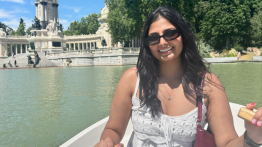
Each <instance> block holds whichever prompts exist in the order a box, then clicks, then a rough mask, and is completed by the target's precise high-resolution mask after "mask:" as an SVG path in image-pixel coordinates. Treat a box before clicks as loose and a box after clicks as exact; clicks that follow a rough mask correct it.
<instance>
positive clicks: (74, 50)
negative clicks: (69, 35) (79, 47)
mask: <svg viewBox="0 0 262 147" xmlns="http://www.w3.org/2000/svg"><path fill="white" fill-rule="evenodd" d="M75 50H76V44H75V43H74V51H75Z"/></svg>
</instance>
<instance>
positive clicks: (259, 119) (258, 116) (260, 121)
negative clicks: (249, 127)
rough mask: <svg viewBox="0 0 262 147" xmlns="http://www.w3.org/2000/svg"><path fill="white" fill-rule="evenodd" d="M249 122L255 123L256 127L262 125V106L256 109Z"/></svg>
mask: <svg viewBox="0 0 262 147" xmlns="http://www.w3.org/2000/svg"><path fill="white" fill-rule="evenodd" d="M251 123H252V124H256V125H257V126H258V127H261V126H262V107H260V108H258V109H257V112H256V113H255V115H254V117H253V119H252V121H251Z"/></svg>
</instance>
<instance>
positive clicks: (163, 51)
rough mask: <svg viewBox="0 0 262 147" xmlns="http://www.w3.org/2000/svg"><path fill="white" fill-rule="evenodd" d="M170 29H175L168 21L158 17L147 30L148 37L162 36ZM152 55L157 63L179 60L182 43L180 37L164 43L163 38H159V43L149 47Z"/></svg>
mask: <svg viewBox="0 0 262 147" xmlns="http://www.w3.org/2000/svg"><path fill="white" fill-rule="evenodd" d="M170 29H176V27H175V26H173V25H172V24H171V23H170V22H169V21H168V20H166V19H165V18H163V17H159V18H158V19H157V20H156V21H155V22H153V23H152V24H151V26H150V28H149V31H148V36H152V35H159V36H161V35H163V34H164V33H165V32H166V31H168V30H170ZM149 48H150V50H151V52H152V54H153V55H154V56H155V58H157V59H158V60H159V61H171V60H175V59H177V58H180V54H181V52H182V49H183V41H182V37H181V35H180V36H179V37H178V38H176V39H174V40H170V41H166V40H165V39H164V38H163V37H161V38H160V42H159V43H157V44H155V45H151V46H149Z"/></svg>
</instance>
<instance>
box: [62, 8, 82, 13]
mask: <svg viewBox="0 0 262 147" xmlns="http://www.w3.org/2000/svg"><path fill="white" fill-rule="evenodd" d="M64 8H66V9H69V10H74V12H75V13H77V12H79V11H80V9H82V7H71V6H64Z"/></svg>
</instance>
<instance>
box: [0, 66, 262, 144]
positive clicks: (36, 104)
mask: <svg viewBox="0 0 262 147" xmlns="http://www.w3.org/2000/svg"><path fill="white" fill-rule="evenodd" d="M130 67H131V66H92V67H70V68H38V69H19V70H0V83H1V84H0V94H1V97H0V147H35V146H37V147H46V146H50V147H51V146H59V145H61V144H62V143H64V142H65V141H67V140H68V139H70V138H71V137H73V136H74V135H76V134H77V133H79V132H80V131H82V130H84V129H85V128H87V127H88V126H90V125H92V124H93V123H95V122H97V121H98V120H101V119H102V118H104V117H106V116H108V115H109V110H110V105H111V101H112V97H113V95H114V91H115V88H116V85H117V83H118V80H119V79H120V77H121V75H122V74H123V72H124V71H125V70H126V69H128V68H130ZM212 71H213V72H214V74H215V75H217V76H218V75H219V76H220V77H219V79H220V81H221V82H222V84H223V85H224V86H225V88H226V92H227V95H228V98H229V100H230V101H231V102H235V103H240V104H243V105H245V104H246V103H249V102H256V103H257V104H258V105H260V106H262V90H261V89H262V75H261V74H262V63H237V64H231V63H230V64H214V65H213V66H212Z"/></svg>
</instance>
